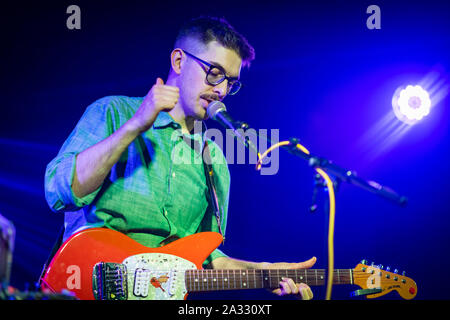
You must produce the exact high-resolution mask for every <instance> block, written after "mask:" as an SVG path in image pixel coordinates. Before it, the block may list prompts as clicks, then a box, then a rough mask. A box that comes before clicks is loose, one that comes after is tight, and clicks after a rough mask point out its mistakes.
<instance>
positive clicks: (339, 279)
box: [336, 269, 341, 283]
mask: <svg viewBox="0 0 450 320" xmlns="http://www.w3.org/2000/svg"><path fill="white" fill-rule="evenodd" d="M336 271H337V280H338V283H341V275H340V274H339V269H337V270H336Z"/></svg>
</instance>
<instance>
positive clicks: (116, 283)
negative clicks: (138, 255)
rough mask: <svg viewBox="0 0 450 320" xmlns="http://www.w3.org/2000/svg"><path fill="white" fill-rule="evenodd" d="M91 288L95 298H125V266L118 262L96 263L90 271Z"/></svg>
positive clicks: (126, 293) (126, 294)
mask: <svg viewBox="0 0 450 320" xmlns="http://www.w3.org/2000/svg"><path fill="white" fill-rule="evenodd" d="M92 289H93V293H94V297H95V299H96V300H127V299H128V286H127V269H126V267H125V266H124V265H123V264H120V263H110V262H99V263H97V264H96V265H95V266H94V270H93V273H92Z"/></svg>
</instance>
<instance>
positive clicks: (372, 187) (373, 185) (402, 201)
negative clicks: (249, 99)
mask: <svg viewBox="0 0 450 320" xmlns="http://www.w3.org/2000/svg"><path fill="white" fill-rule="evenodd" d="M235 124H236V127H239V129H238V130H242V131H243V132H245V131H246V130H247V129H248V128H249V126H248V124H247V123H246V122H242V121H236V122H235ZM254 131H255V132H256V130H254ZM256 136H257V137H258V138H259V137H261V136H260V135H259V134H258V133H257V132H256ZM263 138H265V139H266V140H267V141H268V142H269V144H270V145H272V141H271V140H270V139H269V137H267V136H265V137H263ZM236 140H239V141H240V142H241V143H243V144H244V146H245V147H247V148H249V149H252V150H253V151H254V152H258V151H257V148H256V147H255V146H254V145H253V144H251V143H250V142H251V141H250V140H248V139H247V141H242V139H236ZM298 141H299V140H298V139H297V138H291V139H289V142H290V143H289V144H288V145H283V146H280V148H282V149H285V150H286V151H288V152H289V153H291V154H293V155H295V156H297V157H299V158H301V159H303V160H305V161H307V162H308V164H309V166H311V167H313V168H321V169H323V170H324V171H326V172H327V173H328V174H331V175H333V176H334V179H335V180H334V181H333V184H334V185H335V187H336V186H337V185H339V184H340V183H341V182H342V181H344V182H347V183H349V184H352V185H354V186H357V187H359V188H361V189H363V190H366V191H369V192H371V193H374V194H376V195H378V196H380V197H382V198H385V199H387V200H390V201H392V202H393V203H395V204H397V205H399V206H402V207H404V206H405V205H406V204H407V202H408V199H407V198H406V197H405V196H402V195H400V194H398V193H397V192H395V191H394V190H392V189H391V188H389V187H387V186H383V185H381V184H379V183H378V182H375V181H371V180H365V179H363V178H360V177H358V175H357V174H356V172H355V171H352V170H348V169H345V168H343V167H340V166H338V165H336V164H334V163H333V162H332V161H331V160H328V159H326V158H323V157H319V156H315V155H312V154H307V153H304V152H303V151H301V150H299V149H298V148H296V145H297V143H298ZM318 185H320V183H319V184H318V182H317V181H316V182H315V186H316V187H317V186H318ZM322 185H323V184H322ZM314 202H315V195H313V205H312V207H313V206H314ZM312 211H314V209H313V210H312Z"/></svg>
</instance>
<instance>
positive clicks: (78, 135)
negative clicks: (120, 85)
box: [44, 97, 114, 212]
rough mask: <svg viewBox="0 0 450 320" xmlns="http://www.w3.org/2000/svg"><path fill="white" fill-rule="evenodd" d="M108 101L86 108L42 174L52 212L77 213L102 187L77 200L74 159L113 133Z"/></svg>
mask: <svg viewBox="0 0 450 320" xmlns="http://www.w3.org/2000/svg"><path fill="white" fill-rule="evenodd" d="M111 105H112V101H111V99H110V98H108V97H106V98H102V99H100V100H97V101H96V102H94V103H93V104H91V105H90V106H89V107H87V109H86V111H85V112H84V114H83V116H82V117H81V119H80V121H79V122H78V123H77V125H76V127H75V129H74V130H73V131H72V133H71V134H70V136H69V137H68V138H67V140H66V141H65V142H64V144H63V146H62V147H61V149H60V151H59V152H58V154H57V156H56V157H55V158H54V159H53V160H52V161H51V162H50V163H49V164H48V165H47V168H46V172H45V183H44V184H45V198H46V200H47V203H48V205H49V206H50V208H51V209H52V210H53V211H55V212H65V211H74V210H78V209H80V208H81V207H83V206H86V205H89V204H91V203H92V201H93V200H94V199H95V197H96V195H97V193H98V192H99V191H100V189H101V186H100V187H99V188H98V189H97V190H95V191H94V192H92V193H90V194H88V195H86V196H84V197H81V198H79V197H77V196H76V195H75V194H74V193H73V190H72V181H73V177H74V174H75V164H76V157H77V155H78V154H79V153H80V152H82V151H83V150H85V149H87V148H89V147H91V146H93V145H94V144H96V143H98V142H100V141H101V140H103V139H105V138H107V137H108V136H109V135H110V134H111V133H112V132H113V131H114V128H113V123H114V121H113V117H114V112H113V110H112V108H111Z"/></svg>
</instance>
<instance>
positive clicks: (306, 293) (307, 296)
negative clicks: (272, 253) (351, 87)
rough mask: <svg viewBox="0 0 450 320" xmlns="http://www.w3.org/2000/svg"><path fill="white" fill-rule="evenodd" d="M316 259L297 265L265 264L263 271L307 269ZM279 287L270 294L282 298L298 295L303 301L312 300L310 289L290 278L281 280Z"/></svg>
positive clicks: (282, 263) (284, 263) (283, 263)
mask: <svg viewBox="0 0 450 320" xmlns="http://www.w3.org/2000/svg"><path fill="white" fill-rule="evenodd" d="M316 260H317V259H316V257H312V258H311V259H309V260H307V261H304V262H298V263H287V262H277V263H265V264H264V267H263V268H264V269H309V268H311V267H312V266H313V265H314V264H315V263H316ZM281 279H282V280H281V281H280V287H279V288H277V289H275V290H273V291H272V292H273V293H275V294H276V295H279V296H284V295H286V294H300V296H301V298H302V299H303V300H311V299H312V298H313V293H312V291H311V288H310V287H309V286H308V285H307V284H305V283H295V282H294V281H293V280H292V279H290V278H281Z"/></svg>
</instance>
